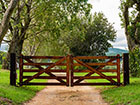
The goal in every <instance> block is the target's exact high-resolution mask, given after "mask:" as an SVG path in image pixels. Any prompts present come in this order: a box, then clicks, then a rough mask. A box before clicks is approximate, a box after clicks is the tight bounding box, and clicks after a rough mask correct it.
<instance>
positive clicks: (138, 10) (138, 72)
mask: <svg viewBox="0 0 140 105" xmlns="http://www.w3.org/2000/svg"><path fill="white" fill-rule="evenodd" d="M120 10H121V13H120V17H121V20H122V27H123V28H124V29H125V36H126V38H127V44H128V48H129V51H130V73H131V75H132V76H140V69H139V61H140V56H139V51H140V1H139V0H121V6H120Z"/></svg>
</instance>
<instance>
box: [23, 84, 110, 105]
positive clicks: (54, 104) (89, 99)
mask: <svg viewBox="0 0 140 105" xmlns="http://www.w3.org/2000/svg"><path fill="white" fill-rule="evenodd" d="M24 105H108V104H107V103H105V102H104V101H103V100H102V98H101V95H100V92H99V91H98V90H97V89H96V88H95V87H90V86H75V87H66V86H48V87H46V88H44V89H43V90H41V91H40V92H38V93H37V95H36V96H35V97H34V98H33V99H32V100H30V101H29V102H27V103H25V104H24Z"/></svg>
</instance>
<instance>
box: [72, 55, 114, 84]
mask: <svg viewBox="0 0 140 105" xmlns="http://www.w3.org/2000/svg"><path fill="white" fill-rule="evenodd" d="M73 59H74V60H76V61H77V62H78V63H80V64H81V65H83V66H85V67H87V68H88V69H90V70H92V71H93V72H95V73H97V74H99V75H100V76H101V77H103V78H105V79H107V80H108V81H110V82H111V83H116V81H114V80H113V79H111V78H108V77H106V75H104V74H102V73H101V72H99V71H97V70H96V69H93V68H92V67H91V66H89V65H87V64H86V63H84V62H82V61H80V60H79V59H77V58H76V57H74V58H73Z"/></svg>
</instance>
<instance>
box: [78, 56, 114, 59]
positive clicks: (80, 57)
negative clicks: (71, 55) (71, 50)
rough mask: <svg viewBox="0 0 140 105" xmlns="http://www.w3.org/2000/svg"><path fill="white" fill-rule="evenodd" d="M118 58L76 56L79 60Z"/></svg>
mask: <svg viewBox="0 0 140 105" xmlns="http://www.w3.org/2000/svg"><path fill="white" fill-rule="evenodd" d="M111 57H112V58H113V57H114V58H115V57H116V56H76V58H77V59H110V58H111Z"/></svg>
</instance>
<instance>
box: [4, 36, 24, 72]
mask: <svg viewBox="0 0 140 105" xmlns="http://www.w3.org/2000/svg"><path fill="white" fill-rule="evenodd" d="M17 39H19V38H18V36H17V35H16V38H13V40H12V41H11V43H10V46H9V50H8V52H7V55H6V58H5V59H4V62H3V64H2V68H3V69H10V53H16V56H17V62H19V61H18V57H19V56H20V54H21V52H22V47H23V42H24V41H23V40H20V41H18V40H17Z"/></svg>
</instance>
